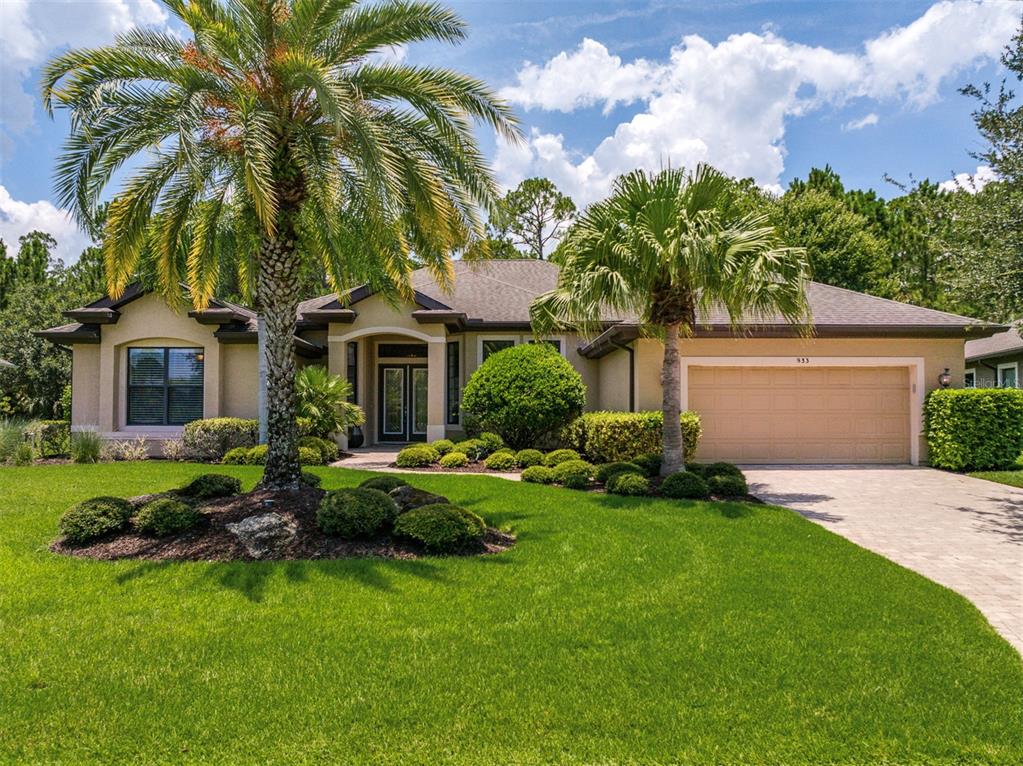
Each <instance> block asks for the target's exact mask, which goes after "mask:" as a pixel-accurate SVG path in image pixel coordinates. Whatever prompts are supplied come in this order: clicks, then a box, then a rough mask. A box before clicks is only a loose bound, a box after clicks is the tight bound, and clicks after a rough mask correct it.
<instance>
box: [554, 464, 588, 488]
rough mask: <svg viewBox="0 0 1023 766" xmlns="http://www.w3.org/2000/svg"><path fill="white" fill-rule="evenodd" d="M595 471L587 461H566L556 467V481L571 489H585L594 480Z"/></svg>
mask: <svg viewBox="0 0 1023 766" xmlns="http://www.w3.org/2000/svg"><path fill="white" fill-rule="evenodd" d="M593 470H594V469H593V465H592V464H591V463H587V462H586V461H585V460H566V461H564V462H563V463H558V465H557V466H555V467H554V480H555V481H556V482H558V484H561V485H562V486H564V487H568V488H569V489H584V488H585V487H587V486H589V484H590V479H592V478H593Z"/></svg>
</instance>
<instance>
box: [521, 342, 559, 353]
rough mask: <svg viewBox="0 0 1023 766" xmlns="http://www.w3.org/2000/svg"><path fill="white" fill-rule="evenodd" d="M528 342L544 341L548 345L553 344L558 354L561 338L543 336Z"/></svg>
mask: <svg viewBox="0 0 1023 766" xmlns="http://www.w3.org/2000/svg"><path fill="white" fill-rule="evenodd" d="M529 342H530V343H546V344H547V345H548V346H553V347H554V350H555V351H557V352H558V353H559V354H560V353H561V339H560V338H544V339H543V340H541V341H535V340H531V341H529Z"/></svg>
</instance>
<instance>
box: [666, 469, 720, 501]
mask: <svg viewBox="0 0 1023 766" xmlns="http://www.w3.org/2000/svg"><path fill="white" fill-rule="evenodd" d="M661 494H662V495H664V496H665V497H670V498H672V499H673V500H704V499H706V498H707V497H709V496H710V488H709V487H708V486H707V482H705V481H704V480H703V479H702V478H701V477H700V476H698V475H697V474H695V473H693V472H692V471H679V472H678V473H673V474H671V475H670V476H666V477H665V478H664V481H662V482H661Z"/></svg>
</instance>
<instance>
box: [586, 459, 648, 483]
mask: <svg viewBox="0 0 1023 766" xmlns="http://www.w3.org/2000/svg"><path fill="white" fill-rule="evenodd" d="M619 473H638V474H645V472H644V470H643V469H642V468H640V467H639V466H638V465H636V464H635V463H624V462H621V461H619V462H616V463H602V464H600V465H598V466H597V470H596V471H594V474H593V476H594V478H595V479H596V480H597V481H599V482H600V483H601V484H606V483H607V482H608V481H609V480H610V479H611V477H612V476H614V475H615V474H619Z"/></svg>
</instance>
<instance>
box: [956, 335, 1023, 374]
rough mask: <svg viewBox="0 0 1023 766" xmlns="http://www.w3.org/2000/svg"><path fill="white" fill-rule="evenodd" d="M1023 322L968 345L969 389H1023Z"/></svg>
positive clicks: (966, 372)
mask: <svg viewBox="0 0 1023 766" xmlns="http://www.w3.org/2000/svg"><path fill="white" fill-rule="evenodd" d="M1021 324H1023V320H1021V321H1020V322H1014V323H1013V326H1012V327H1009V328H1008V329H1006V330H1004V331H1002V332H999V333H995V334H994V335H991V336H989V337H986V338H977V339H976V340H968V341H966V371H965V373H964V375H965V377H964V381H963V385H964V386H966V387H967V388H1023V381H1021V380H1020V368H1021V367H1023V338H1021V337H1020V334H1019V329H1020V326H1021Z"/></svg>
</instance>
